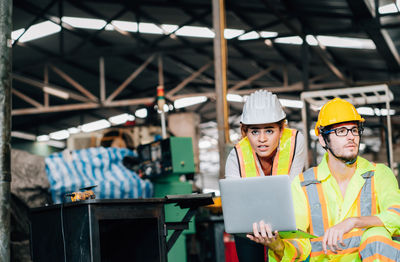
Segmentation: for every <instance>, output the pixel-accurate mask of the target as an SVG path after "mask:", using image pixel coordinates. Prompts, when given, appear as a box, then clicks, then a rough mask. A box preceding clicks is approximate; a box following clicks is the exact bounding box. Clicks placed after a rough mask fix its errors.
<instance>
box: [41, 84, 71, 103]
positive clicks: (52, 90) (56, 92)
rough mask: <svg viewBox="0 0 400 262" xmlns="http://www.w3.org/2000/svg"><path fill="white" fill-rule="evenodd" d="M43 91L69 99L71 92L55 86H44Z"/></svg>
mask: <svg viewBox="0 0 400 262" xmlns="http://www.w3.org/2000/svg"><path fill="white" fill-rule="evenodd" d="M43 92H45V93H48V94H50V95H53V96H57V97H60V98H63V99H65V100H67V99H68V98H69V94H68V93H67V92H64V91H62V90H59V89H56V88H53V87H48V86H45V87H44V88H43Z"/></svg>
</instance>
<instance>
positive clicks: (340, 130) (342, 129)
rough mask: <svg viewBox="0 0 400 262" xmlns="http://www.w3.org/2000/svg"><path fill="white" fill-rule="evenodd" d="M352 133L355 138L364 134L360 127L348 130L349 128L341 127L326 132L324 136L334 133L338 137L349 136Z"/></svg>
mask: <svg viewBox="0 0 400 262" xmlns="http://www.w3.org/2000/svg"><path fill="white" fill-rule="evenodd" d="M349 131H351V133H352V134H353V136H360V135H361V134H362V131H363V129H362V128H358V127H352V128H347V127H339V128H335V129H331V130H328V131H326V132H324V134H326V135H327V134H330V133H332V132H335V134H336V135H337V136H347V134H348V133H349Z"/></svg>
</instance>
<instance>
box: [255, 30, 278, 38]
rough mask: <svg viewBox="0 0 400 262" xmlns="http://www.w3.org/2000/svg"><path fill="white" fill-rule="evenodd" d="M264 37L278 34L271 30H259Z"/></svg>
mask: <svg viewBox="0 0 400 262" xmlns="http://www.w3.org/2000/svg"><path fill="white" fill-rule="evenodd" d="M259 33H260V36H261V37H262V38H270V37H276V36H278V33H277V32H270V31H261V32H259Z"/></svg>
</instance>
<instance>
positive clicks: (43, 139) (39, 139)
mask: <svg viewBox="0 0 400 262" xmlns="http://www.w3.org/2000/svg"><path fill="white" fill-rule="evenodd" d="M49 140H50V137H49V136H48V135H41V136H38V137H36V141H38V142H46V141H49Z"/></svg>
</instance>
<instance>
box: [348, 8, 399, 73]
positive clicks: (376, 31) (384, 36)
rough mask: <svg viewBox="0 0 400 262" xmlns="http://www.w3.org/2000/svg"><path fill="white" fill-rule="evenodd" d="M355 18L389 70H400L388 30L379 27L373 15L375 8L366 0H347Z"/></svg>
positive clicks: (397, 54)
mask: <svg viewBox="0 0 400 262" xmlns="http://www.w3.org/2000/svg"><path fill="white" fill-rule="evenodd" d="M347 3H348V5H349V7H350V9H351V10H352V12H353V14H354V18H355V20H356V21H357V22H358V24H359V25H360V26H361V27H362V28H364V30H365V31H366V32H367V34H368V35H369V37H370V38H371V39H372V41H374V43H375V46H376V49H377V51H378V52H379V54H380V55H381V56H382V57H383V58H384V59H385V61H386V64H387V66H388V68H389V70H391V71H398V70H400V56H399V53H398V51H397V49H396V46H395V44H394V43H393V40H392V39H391V37H390V35H389V34H388V32H387V31H386V30H385V29H383V28H381V26H380V24H379V20H377V19H376V17H375V10H374V9H373V8H372V7H371V6H370V3H369V2H368V1H367V0H347Z"/></svg>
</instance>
